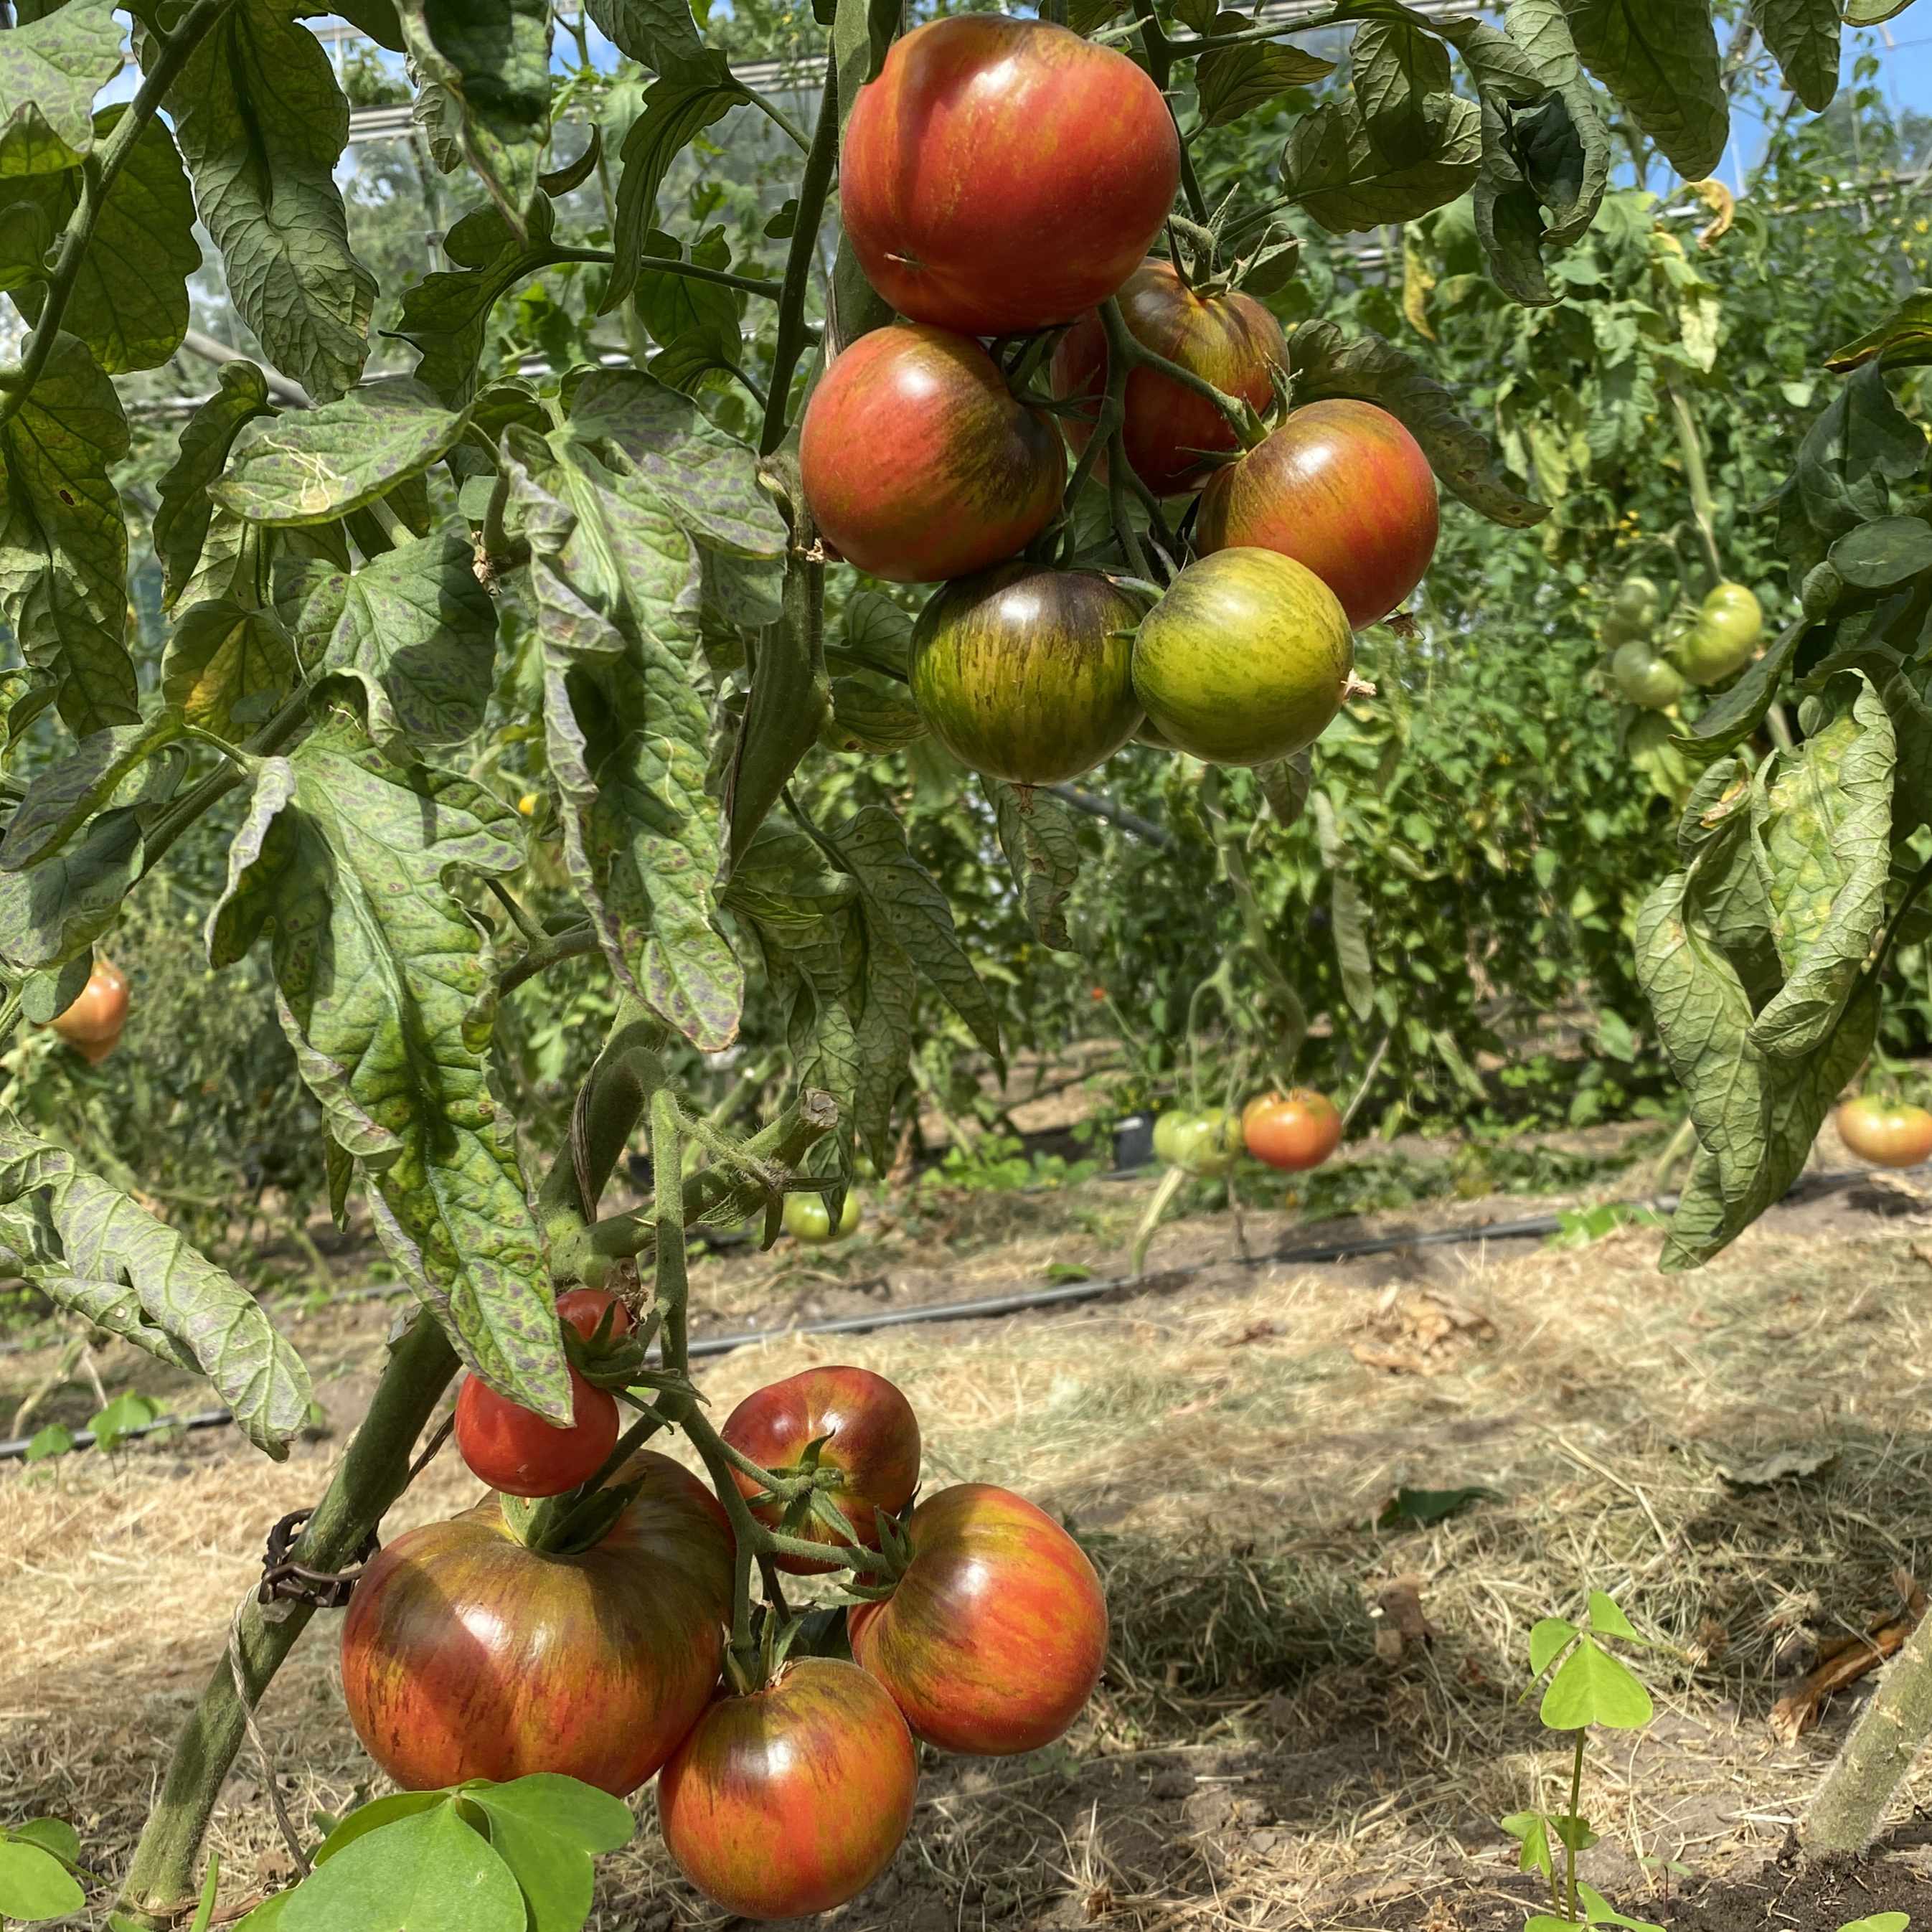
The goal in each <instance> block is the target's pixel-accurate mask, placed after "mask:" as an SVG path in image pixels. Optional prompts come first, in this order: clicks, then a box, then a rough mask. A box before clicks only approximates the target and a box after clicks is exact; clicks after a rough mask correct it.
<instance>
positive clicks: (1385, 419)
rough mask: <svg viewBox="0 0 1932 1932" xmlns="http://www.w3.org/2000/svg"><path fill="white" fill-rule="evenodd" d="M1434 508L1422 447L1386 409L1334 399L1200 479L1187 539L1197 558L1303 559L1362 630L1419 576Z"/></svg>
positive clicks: (1431, 544)
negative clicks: (1196, 512)
mask: <svg viewBox="0 0 1932 1932" xmlns="http://www.w3.org/2000/svg"><path fill="white" fill-rule="evenodd" d="M1438 514H1439V513H1438V511H1437V507H1436V477H1435V474H1434V472H1433V471H1432V470H1431V469H1430V467H1429V459H1428V458H1427V457H1426V456H1424V455H1423V453H1422V446H1421V444H1420V443H1418V442H1417V441H1416V440H1415V437H1412V436H1411V435H1410V434H1409V431H1407V430H1406V429H1405V428H1403V425H1401V424H1400V422H1397V420H1396V419H1395V418H1394V416H1391V415H1390V414H1389V413H1388V411H1387V410H1379V409H1377V408H1376V407H1375V405H1374V404H1373V403H1358V402H1356V401H1353V400H1352V399H1349V398H1329V399H1326V400H1325V401H1321V402H1316V403H1310V404H1308V406H1307V407H1306V408H1305V409H1299V410H1294V411H1293V412H1292V413H1291V414H1290V415H1289V417H1288V419H1287V420H1286V422H1283V424H1282V425H1281V427H1280V428H1279V429H1277V430H1276V431H1274V432H1273V433H1272V434H1271V435H1269V436H1268V437H1265V439H1264V440H1262V442H1261V443H1258V444H1256V446H1255V447H1254V448H1253V449H1251V450H1250V451H1249V452H1248V453H1247V455H1245V456H1244V457H1243V458H1241V461H1240V462H1238V463H1231V464H1229V466H1228V467H1227V468H1226V469H1220V470H1217V472H1215V474H1214V475H1213V476H1211V477H1210V478H1208V487H1207V488H1206V489H1205V490H1204V491H1203V492H1202V497H1201V515H1200V520H1199V523H1198V524H1197V526H1196V536H1195V541H1196V544H1198V545H1199V547H1200V549H1201V550H1202V551H1203V552H1204V553H1205V552H1207V551H1209V550H1227V549H1231V548H1233V547H1237V546H1247V545H1251V546H1253V547H1256V548H1258V549H1261V550H1279V551H1280V553H1281V554H1282V555H1283V556H1290V557H1292V558H1294V559H1295V562H1298V563H1304V564H1306V565H1307V566H1308V568H1310V570H1312V571H1314V573H1315V574H1316V576H1317V577H1320V578H1321V579H1322V582H1323V583H1325V584H1327V585H1328V587H1329V589H1331V590H1332V591H1334V593H1335V595H1337V597H1339V598H1340V599H1341V600H1342V607H1343V610H1346V612H1347V613H1348V616H1349V626H1350V628H1352V629H1354V630H1358V631H1359V630H1361V629H1362V628H1364V626H1366V625H1370V624H1373V623H1377V622H1380V620H1381V619H1383V618H1384V617H1386V616H1388V614H1389V613H1390V612H1391V610H1394V609H1395V608H1396V607H1397V605H1398V604H1400V603H1401V602H1402V601H1403V599H1404V598H1406V597H1407V596H1408V595H1409V592H1411V591H1412V590H1413V589H1415V586H1417V585H1418V583H1421V581H1422V577H1423V573H1424V571H1426V570H1427V569H1428V568H1429V562H1430V558H1432V557H1433V556H1434V555H1435V554H1436V532H1437V528H1438Z"/></svg>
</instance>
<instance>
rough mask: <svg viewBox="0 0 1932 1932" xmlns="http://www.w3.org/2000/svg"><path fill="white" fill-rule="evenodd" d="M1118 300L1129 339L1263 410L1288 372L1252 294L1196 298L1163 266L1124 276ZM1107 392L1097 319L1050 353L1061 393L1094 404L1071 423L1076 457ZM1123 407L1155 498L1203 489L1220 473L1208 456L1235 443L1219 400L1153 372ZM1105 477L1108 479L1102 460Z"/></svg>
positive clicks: (1125, 430) (1130, 386)
mask: <svg viewBox="0 0 1932 1932" xmlns="http://www.w3.org/2000/svg"><path fill="white" fill-rule="evenodd" d="M1120 302H1121V315H1122V317H1124V320H1126V323H1127V329H1128V332H1129V333H1130V334H1131V335H1133V338H1134V340H1135V341H1137V342H1139V343H1141V344H1144V345H1145V347H1148V348H1149V349H1151V350H1153V351H1154V353H1155V354H1156V355H1157V356H1166V358H1167V359H1168V360H1169V362H1178V363H1179V364H1180V365H1181V368H1184V369H1187V370H1190V371H1193V374H1196V375H1197V376H1202V377H1206V379H1207V380H1208V381H1209V382H1211V383H1213V384H1214V386H1215V388H1217V389H1220V390H1222V391H1223V392H1225V393H1226V394H1227V395H1231V396H1236V397H1240V398H1244V399H1245V400H1246V401H1248V402H1250V403H1252V404H1253V405H1254V407H1256V409H1258V410H1259V409H1265V408H1266V407H1267V406H1268V404H1269V403H1270V402H1271V401H1272V400H1273V399H1274V372H1275V371H1276V370H1277V369H1285V368H1287V366H1288V344H1287V343H1286V341H1285V340H1284V339H1283V335H1282V332H1281V324H1280V323H1278V322H1277V321H1276V320H1275V319H1274V317H1273V316H1271V314H1269V313H1268V311H1267V310H1266V309H1265V308H1262V305H1261V304H1260V303H1259V302H1256V300H1255V299H1254V297H1253V296H1245V295H1242V294H1241V293H1239V292H1238V291H1237V292H1235V293H1229V294H1227V295H1217V296H1202V295H1199V294H1197V293H1196V292H1195V291H1194V290H1193V289H1191V288H1190V287H1188V285H1187V283H1185V282H1184V281H1182V280H1181V275H1180V272H1179V271H1178V269H1176V268H1175V266H1174V264H1173V263H1172V262H1163V261H1160V260H1150V261H1146V262H1143V263H1142V264H1141V266H1139V268H1138V269H1136V270H1135V271H1134V272H1133V274H1132V275H1130V276H1129V277H1128V278H1127V284H1126V286H1125V287H1124V288H1123V289H1122V290H1121V294H1120ZM1106 387H1107V332H1106V329H1104V328H1103V326H1101V322H1100V317H1099V316H1098V315H1097V314H1091V313H1090V314H1086V315H1083V316H1082V317H1081V318H1080V320H1079V321H1078V322H1076V323H1075V324H1074V325H1073V327H1072V328H1071V329H1069V330H1068V331H1067V334H1066V335H1064V337H1062V338H1061V343H1060V347H1058V349H1056V350H1055V351H1054V356H1053V392H1054V394H1055V395H1056V396H1059V397H1062V398H1067V397H1076V396H1079V397H1086V398H1089V399H1091V407H1090V408H1089V409H1088V412H1087V413H1086V415H1085V416H1084V417H1080V416H1074V417H1068V418H1066V419H1064V421H1065V423H1066V428H1067V440H1068V441H1069V442H1070V443H1072V444H1073V447H1074V449H1075V451H1076V452H1079V451H1081V450H1083V449H1085V448H1086V447H1087V439H1088V436H1089V435H1090V434H1091V427H1090V425H1091V424H1092V423H1093V422H1094V419H1096V417H1097V416H1098V415H1099V413H1100V398H1101V397H1102V396H1103V394H1104V393H1105V392H1106ZM1121 434H1122V437H1123V440H1124V444H1125V446H1126V449H1127V461H1128V463H1130V465H1131V466H1133V471H1134V473H1135V475H1137V476H1138V477H1139V478H1140V479H1141V481H1142V482H1143V483H1145V484H1146V485H1147V486H1148V488H1149V489H1150V490H1152V491H1153V492H1154V494H1155V495H1156V496H1175V495H1177V494H1178V493H1179V492H1181V491H1182V490H1198V489H1199V488H1200V487H1201V486H1202V484H1203V483H1205V482H1206V481H1207V480H1208V478H1209V477H1210V476H1211V475H1213V473H1214V469H1215V465H1214V463H1211V462H1204V461H1203V460H1202V455H1201V452H1203V451H1204V450H1232V449H1235V447H1236V446H1237V445H1236V442H1235V432H1234V431H1233V429H1232V428H1230V427H1229V423H1228V420H1227V419H1226V417H1225V416H1223V415H1222V413H1221V412H1220V410H1217V408H1216V407H1214V404H1212V403H1211V402H1208V401H1206V400H1205V398H1202V397H1200V396H1197V395H1195V394H1194V393H1193V392H1192V391H1191V390H1188V389H1183V388H1182V387H1181V385H1180V384H1179V383H1177V382H1175V380H1173V378H1172V377H1168V376H1161V375H1157V374H1155V373H1154V371H1152V370H1151V369H1136V370H1135V371H1134V372H1133V374H1131V375H1130V376H1129V377H1128V378H1127V421H1126V422H1125V424H1124V425H1123V426H1122V430H1121ZM1099 473H1100V475H1103V476H1104V475H1106V458H1105V457H1103V458H1101V459H1100V472H1099Z"/></svg>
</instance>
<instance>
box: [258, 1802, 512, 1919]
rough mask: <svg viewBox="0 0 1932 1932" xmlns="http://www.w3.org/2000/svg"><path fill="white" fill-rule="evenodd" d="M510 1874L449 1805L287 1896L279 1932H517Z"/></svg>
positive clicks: (360, 1845) (394, 1827) (403, 1822)
mask: <svg viewBox="0 0 1932 1932" xmlns="http://www.w3.org/2000/svg"><path fill="white" fill-rule="evenodd" d="M527 1923H528V1921H527V1919H526V1915H525V1913H524V1910H523V1894H522V1893H521V1892H520V1891H519V1890H518V1889H517V1881H516V1880H515V1879H514V1877H512V1876H511V1873H510V1868H509V1867H508V1865H506V1864H505V1863H504V1862H503V1860H502V1858H500V1857H499V1855H497V1853H496V1852H495V1851H494V1850H493V1849H491V1847H490V1844H489V1843H488V1841H487V1840H486V1839H484V1838H483V1837H482V1836H481V1835H480V1834H478V1832H473V1831H472V1830H471V1829H470V1828H469V1826H467V1825H466V1824H465V1823H463V1817H462V1814H461V1813H460V1811H458V1807H457V1805H456V1804H455V1802H453V1801H452V1802H446V1803H443V1804H441V1805H436V1806H434V1807H433V1808H431V1809H430V1810H428V1811H422V1812H419V1813H417V1814H415V1815H414V1816H413V1817H406V1818H399V1819H398V1820H395V1822H394V1823H391V1824H389V1825H386V1826H384V1828H383V1829H382V1830H380V1831H377V1832H369V1833H368V1834H367V1835H365V1836H364V1837H362V1838H358V1839H356V1841H355V1842H354V1843H352V1844H350V1845H349V1846H347V1847H345V1848H344V1850H343V1851H342V1852H341V1853H340V1854H339V1855H338V1856H336V1857H335V1858H331V1859H330V1860H329V1862H328V1864H325V1865H318V1866H317V1867H316V1868H315V1870H314V1871H313V1872H312V1873H311V1874H310V1875H309V1876H308V1877H307V1878H306V1879H304V1880H303V1881H302V1883H301V1884H300V1885H297V1886H296V1888H295V1890H294V1891H293V1892H291V1893H290V1894H289V1903H288V1906H287V1909H285V1910H284V1912H283V1913H282V1915H281V1920H280V1921H279V1925H280V1932H344V1928H345V1927H350V1926H353V1927H356V1932H524V1927H525V1926H526V1924H527Z"/></svg>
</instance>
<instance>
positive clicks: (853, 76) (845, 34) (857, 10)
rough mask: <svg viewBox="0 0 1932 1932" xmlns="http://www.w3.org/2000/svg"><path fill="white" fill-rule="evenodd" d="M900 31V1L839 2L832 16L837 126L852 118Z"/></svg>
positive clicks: (842, 126) (840, 127)
mask: <svg viewBox="0 0 1932 1932" xmlns="http://www.w3.org/2000/svg"><path fill="white" fill-rule="evenodd" d="M898 30H899V7H898V0H837V5H836V6H835V7H834V9H833V10H832V60H833V62H834V63H835V65H836V67H837V68H838V127H839V131H840V132H841V133H843V132H844V127H845V124H846V122H847V121H849V120H850V118H852V105H853V102H854V101H856V100H857V99H858V98H859V89H860V88H862V86H865V83H866V82H867V81H868V80H872V79H873V78H874V77H875V76H876V75H877V73H878V71H879V69H880V68H881V67H882V66H883V65H884V64H885V58H886V49H887V48H888V47H889V46H891V45H892V36H893V35H894V34H896V33H897V32H898Z"/></svg>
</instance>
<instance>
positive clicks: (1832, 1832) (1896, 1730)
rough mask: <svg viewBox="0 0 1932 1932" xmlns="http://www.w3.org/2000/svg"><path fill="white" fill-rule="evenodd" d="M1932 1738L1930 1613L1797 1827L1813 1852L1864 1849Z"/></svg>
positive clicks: (1897, 1659) (1854, 1728) (1887, 1675)
mask: <svg viewBox="0 0 1932 1932" xmlns="http://www.w3.org/2000/svg"><path fill="white" fill-rule="evenodd" d="M1927 1738H1932V1616H1928V1617H1926V1618H1924V1619H1922V1620H1921V1622H1920V1623H1919V1625H1918V1628H1917V1629H1916V1630H1915V1631H1913V1632H1912V1634H1911V1636H1910V1637H1908V1638H1907V1639H1906V1643H1905V1647H1904V1648H1903V1649H1902V1650H1900V1652H1899V1653H1898V1655H1897V1656H1896V1657H1895V1658H1893V1660H1892V1661H1891V1665H1890V1667H1888V1669H1887V1670H1886V1672H1885V1678H1884V1681H1883V1682H1882V1683H1881V1684H1880V1685H1879V1688H1878V1691H1877V1694H1876V1695H1875V1696H1874V1697H1873V1699H1872V1700H1871V1702H1870V1704H1869V1705H1867V1706H1866V1708H1865V1714H1864V1716H1863V1717H1861V1718H1860V1719H1859V1720H1858V1722H1857V1723H1856V1724H1855V1725H1853V1726H1852V1734H1851V1736H1849V1737H1848V1738H1847V1739H1846V1740H1845V1744H1844V1748H1843V1750H1842V1751H1840V1752H1839V1754H1838V1760H1837V1762H1836V1763H1835V1764H1833V1766H1832V1769H1830V1770H1829V1772H1826V1775H1825V1782H1824V1783H1823V1784H1822V1785H1820V1787H1819V1788H1818V1795H1817V1797H1815V1798H1814V1799H1812V1801H1811V1807H1810V1808H1809V1809H1808V1811H1806V1812H1805V1817H1804V1819H1803V1820H1802V1823H1800V1824H1799V1828H1798V1841H1799V1844H1801V1845H1802V1846H1803V1847H1804V1849H1805V1850H1806V1851H1808V1852H1811V1853H1813V1854H1814V1855H1826V1856H1829V1855H1835V1854H1840V1853H1849V1852H1858V1851H1862V1850H1863V1849H1864V1847H1865V1846H1867V1845H1868V1844H1870V1843H1871V1841H1872V1840H1873V1838H1876V1836H1877V1835H1878V1830H1879V1826H1881V1825H1882V1824H1883V1823H1885V1812H1886V1811H1887V1809H1888V1808H1889V1806H1890V1805H1891V1801H1892V1799H1893V1797H1894V1796H1895V1795H1896V1793H1897V1790H1898V1787H1900V1785H1901V1784H1903V1783H1904V1781H1905V1777H1906V1773H1907V1772H1909V1771H1910V1770H1911V1769H1912V1763H1913V1761H1914V1760H1915V1759H1916V1758H1917V1757H1918V1754H1919V1753H1920V1752H1921V1751H1922V1750H1924V1748H1925V1742H1926V1739H1927Z"/></svg>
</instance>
